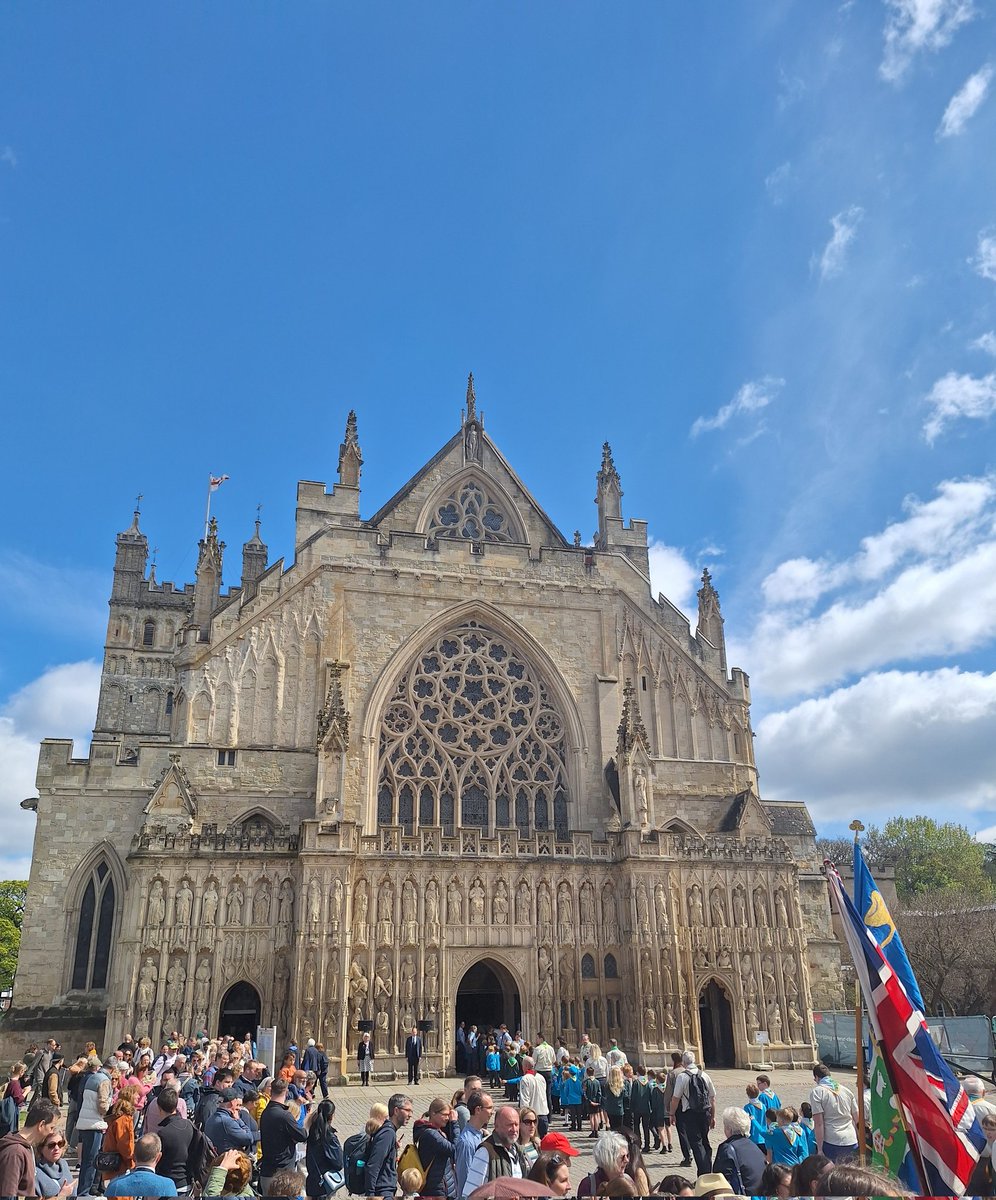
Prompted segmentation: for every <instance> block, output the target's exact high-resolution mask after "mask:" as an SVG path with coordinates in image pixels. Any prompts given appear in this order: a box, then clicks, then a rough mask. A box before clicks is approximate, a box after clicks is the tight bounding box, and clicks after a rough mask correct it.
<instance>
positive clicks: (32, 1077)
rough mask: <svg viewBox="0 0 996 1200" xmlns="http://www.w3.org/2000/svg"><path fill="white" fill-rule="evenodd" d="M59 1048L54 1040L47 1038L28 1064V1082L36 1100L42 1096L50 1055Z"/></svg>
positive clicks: (50, 1061)
mask: <svg viewBox="0 0 996 1200" xmlns="http://www.w3.org/2000/svg"><path fill="white" fill-rule="evenodd" d="M58 1048H59V1043H58V1042H57V1041H56V1040H55V1038H49V1039H48V1041H47V1042H46V1043H45V1045H44V1046H42V1048H41V1049H40V1050H36V1052H35V1055H34V1057H33V1058H32V1059H31V1061H30V1062H29V1064H28V1081H29V1082H30V1084H31V1094H32V1097H33V1098H34V1099H36V1100H39V1099H41V1097H42V1096H43V1095H44V1092H43V1089H42V1083H43V1082H44V1079H45V1075H46V1073H47V1072H48V1069H49V1067H50V1066H51V1065H52V1055H53V1054H55V1052H56V1050H58Z"/></svg>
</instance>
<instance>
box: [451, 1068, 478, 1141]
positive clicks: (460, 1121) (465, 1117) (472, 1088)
mask: <svg viewBox="0 0 996 1200" xmlns="http://www.w3.org/2000/svg"><path fill="white" fill-rule="evenodd" d="M481 1087H483V1081H482V1079H481V1077H480V1075H468V1076H467V1078H466V1079H465V1080H464V1081H463V1095H462V1098H461V1099H460V1100H457V1103H456V1119H457V1132H458V1133H463V1131H464V1129H466V1127H467V1122H468V1121H469V1120H470V1109H469V1107H468V1106H467V1101H468V1099H469V1097H470V1095H471V1093H472V1092H476V1091H478V1090H479V1089H480V1088H481Z"/></svg>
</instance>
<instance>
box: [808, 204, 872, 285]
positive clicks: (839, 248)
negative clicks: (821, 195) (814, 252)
mask: <svg viewBox="0 0 996 1200" xmlns="http://www.w3.org/2000/svg"><path fill="white" fill-rule="evenodd" d="M864 215H865V210H864V209H863V208H861V207H860V206H859V205H857V204H852V205H851V207H850V208H845V209H843V210H842V211H841V212H839V213H837V215H836V216H833V217H831V218H830V225H831V227H832V229H833V233H832V234H831V235H830V241H829V242H827V244H826V245H825V246H824V247H823V253H822V254H821V255H820V256H819V259H816V258H814V260H813V263H812V265H813V266H818V267H819V272H820V278H821V279H832V278H833V277H834V276H835V275H839V274H840V273H841V271H842V270H843V269H844V260H845V259H846V257H847V248H848V246H850V244H851V243H852V242H853V241H854V237H855V234H856V233H857V232H858V225H859V224H860V223H861V219H862V217H864Z"/></svg>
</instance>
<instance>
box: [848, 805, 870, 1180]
mask: <svg viewBox="0 0 996 1200" xmlns="http://www.w3.org/2000/svg"><path fill="white" fill-rule="evenodd" d="M848 829H851V830H853V831H854V844H855V845H857V844H858V835H859V834H860V833H861V831H862V830H863V829H864V825H862V824H861V822H860V821H858V820H854V821H852V822H851V823H850V825H848ZM861 1016H862V1012H861V983H860V981H859V979H858V976H857V971H855V973H854V1066H855V1069H856V1071H857V1085H858V1162H859V1163H860V1164H861V1166H863V1167H864V1166H867V1164H868V1130H867V1129H866V1127H865V1043H864V1038H863V1037H862V1036H861V1035H862V1024H863V1022H862V1020H861Z"/></svg>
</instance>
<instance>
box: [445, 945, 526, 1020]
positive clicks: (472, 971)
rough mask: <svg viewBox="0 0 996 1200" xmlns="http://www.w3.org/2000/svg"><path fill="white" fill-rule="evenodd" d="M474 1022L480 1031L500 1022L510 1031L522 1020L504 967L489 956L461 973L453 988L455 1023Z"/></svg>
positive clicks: (516, 995)
mask: <svg viewBox="0 0 996 1200" xmlns="http://www.w3.org/2000/svg"><path fill="white" fill-rule="evenodd" d="M461 1021H464V1022H466V1025H467V1028H468V1029H469V1028H470V1026H471V1025H476V1026H477V1028H478V1029H479V1030H481V1031H482V1032H483V1031H484V1030H485V1029H486V1028H487V1027H488V1026H489V1025H491V1026H493V1027H494V1028H496V1029H497V1027H498V1026H499V1025H500V1024H501V1023H502V1022H503V1021H504V1023H505V1024H506V1025H507V1026H508V1028H509V1030H510V1032H512V1033H514V1032H515V1031H516V1029H518V1028H519V1026H520V1025H521V1023H522V1001H521V999H520V997H519V989H518V987H517V986H516V982H515V980H514V979H513V978H512V974H511V972H510V971H509V969H508V968H507V967H506V966H503V965H502V963H500V962H497V961H496V960H495V959H493V958H484V959H481V961H480V962H476V963H474V965H473V966H472V967H470V968H468V970H467V971H466V972H465V973H464V976H463V978H462V979H461V980H460V986H459V987H458V988H457V995H456V1023H457V1026H458V1027H459V1025H460V1022H461Z"/></svg>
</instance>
